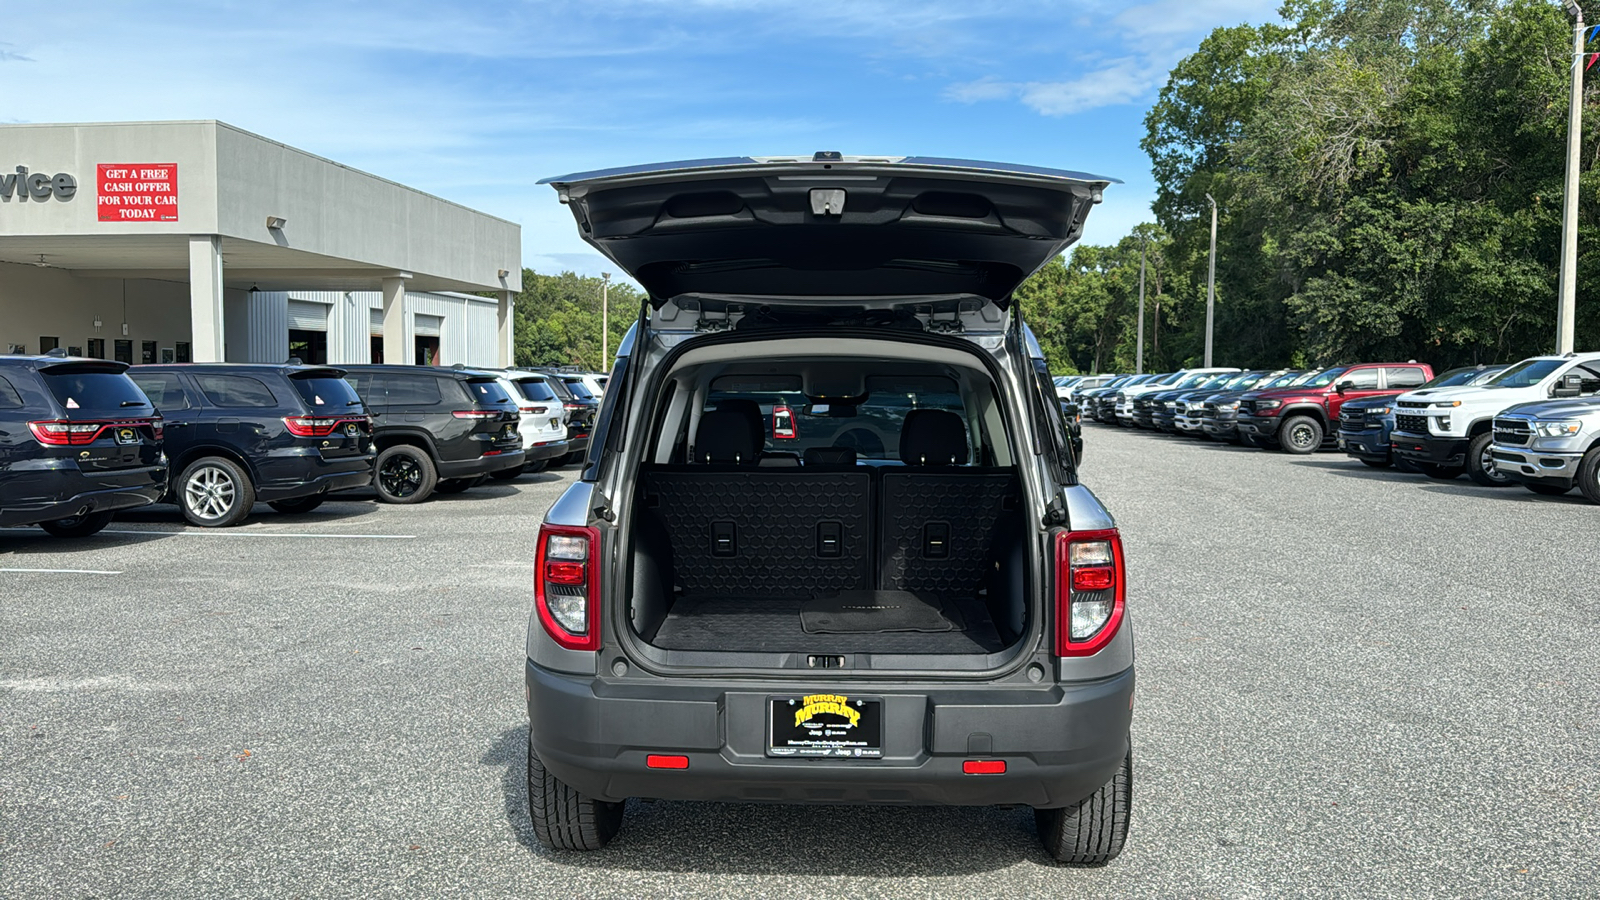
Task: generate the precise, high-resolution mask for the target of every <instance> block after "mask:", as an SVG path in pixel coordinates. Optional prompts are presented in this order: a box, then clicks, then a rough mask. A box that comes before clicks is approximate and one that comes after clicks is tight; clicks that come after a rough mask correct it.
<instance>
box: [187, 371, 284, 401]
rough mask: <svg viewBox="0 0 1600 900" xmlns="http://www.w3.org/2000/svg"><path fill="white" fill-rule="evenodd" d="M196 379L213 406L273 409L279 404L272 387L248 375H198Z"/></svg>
mask: <svg viewBox="0 0 1600 900" xmlns="http://www.w3.org/2000/svg"><path fill="white" fill-rule="evenodd" d="M194 380H195V383H196V384H198V385H200V390H201V391H202V392H204V393H205V395H206V400H207V401H208V402H210V404H211V405H212V406H222V407H227V408H229V409H271V408H273V407H275V406H277V405H278V398H277V397H276V396H275V395H273V393H272V389H271V388H269V387H267V386H266V385H265V384H264V383H262V382H261V381H260V380H259V379H256V378H251V377H250V376H248V375H196V376H194Z"/></svg>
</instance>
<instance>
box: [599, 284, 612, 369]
mask: <svg viewBox="0 0 1600 900" xmlns="http://www.w3.org/2000/svg"><path fill="white" fill-rule="evenodd" d="M610 337H611V273H610V272H601V273H600V371H602V372H609V371H611V369H610V367H608V366H607V365H606V349H607V345H608V343H609V338H610Z"/></svg>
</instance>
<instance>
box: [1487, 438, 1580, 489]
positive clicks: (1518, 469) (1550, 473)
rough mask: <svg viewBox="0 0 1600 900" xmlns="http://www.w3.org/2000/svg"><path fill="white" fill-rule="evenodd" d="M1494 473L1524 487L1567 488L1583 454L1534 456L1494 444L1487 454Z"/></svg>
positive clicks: (1524, 450) (1526, 450) (1520, 450)
mask: <svg viewBox="0 0 1600 900" xmlns="http://www.w3.org/2000/svg"><path fill="white" fill-rule="evenodd" d="M1489 453H1490V455H1492V456H1493V457H1494V470H1495V471H1496V472H1499V473H1500V474H1501V475H1504V476H1506V477H1507V478H1510V479H1511V480H1513V481H1518V482H1522V483H1524V484H1549V485H1556V486H1559V487H1565V488H1570V487H1572V485H1573V484H1574V483H1575V481H1576V479H1577V476H1578V464H1579V463H1581V462H1583V454H1581V453H1580V454H1569V453H1543V452H1541V453H1535V452H1531V451H1529V450H1528V449H1527V448H1526V447H1511V446H1506V445H1504V444H1495V445H1494V446H1493V447H1491V448H1490V450H1489Z"/></svg>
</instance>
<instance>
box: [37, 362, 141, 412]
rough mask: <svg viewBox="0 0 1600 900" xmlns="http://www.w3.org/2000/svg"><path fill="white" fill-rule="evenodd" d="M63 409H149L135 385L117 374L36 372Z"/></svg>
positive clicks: (125, 377)
mask: <svg viewBox="0 0 1600 900" xmlns="http://www.w3.org/2000/svg"><path fill="white" fill-rule="evenodd" d="M40 374H41V375H43V376H44V383H45V384H46V385H48V386H49V387H50V393H52V394H54V395H55V398H56V400H58V401H59V402H60V403H61V405H62V406H63V407H65V408H66V409H68V410H74V409H126V408H128V407H133V406H139V407H143V406H149V405H150V401H149V399H148V398H146V397H145V395H144V393H143V392H142V391H140V390H139V386H138V385H136V384H134V383H133V379H131V378H129V377H128V376H127V375H124V374H123V373H121V372H71V371H69V372H60V371H52V370H50V369H46V370H44V371H43V372H41V373H40Z"/></svg>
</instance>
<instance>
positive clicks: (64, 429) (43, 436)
mask: <svg viewBox="0 0 1600 900" xmlns="http://www.w3.org/2000/svg"><path fill="white" fill-rule="evenodd" d="M103 427H104V426H103V425H102V424H101V423H99V422H68V421H65V420H61V419H57V420H46V421H41V422H29V423H28V430H29V431H32V432H33V437H34V439H35V440H37V441H38V442H39V443H41V444H48V445H50V446H52V447H69V446H73V445H77V444H92V443H94V439H95V436H96V435H98V434H99V433H100V429H101V428H103Z"/></svg>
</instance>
